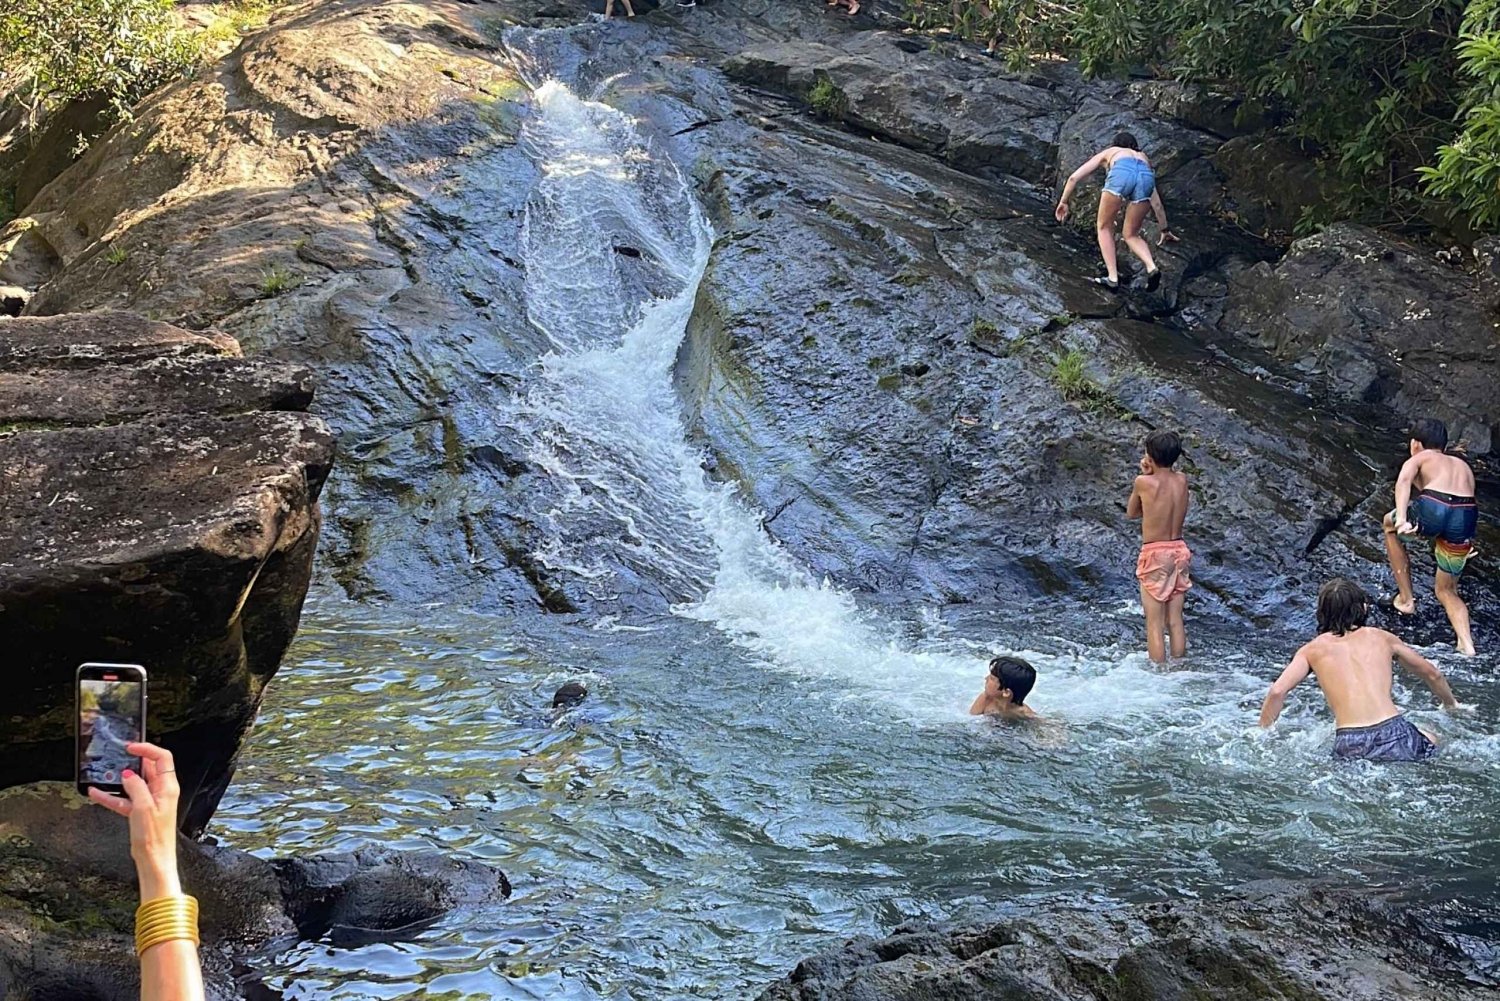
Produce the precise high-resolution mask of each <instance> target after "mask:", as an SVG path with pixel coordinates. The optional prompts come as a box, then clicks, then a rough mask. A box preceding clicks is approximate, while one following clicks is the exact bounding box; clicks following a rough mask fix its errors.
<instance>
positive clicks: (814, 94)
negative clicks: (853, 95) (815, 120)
mask: <svg viewBox="0 0 1500 1001" xmlns="http://www.w3.org/2000/svg"><path fill="white" fill-rule="evenodd" d="M807 103H808V104H810V105H812V109H813V111H815V112H817V113H818V116H819V117H821V118H840V117H842V116H843V114H844V111H845V110H846V109H847V108H848V106H849V99H848V98H847V97H845V96H844V92H843V91H842V90H839V88H838V87H837V86H836V85H835V84H834V82H833V81H832V80H830V79H828V77H826V76H820V77H818V79H817V82H815V83H814V84H813V85H812V89H811V90H809V91H808V92H807Z"/></svg>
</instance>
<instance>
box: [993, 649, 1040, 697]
mask: <svg viewBox="0 0 1500 1001" xmlns="http://www.w3.org/2000/svg"><path fill="white" fill-rule="evenodd" d="M990 673H991V674H993V675H994V676H995V680H996V681H998V682H1000V687H1001V688H1008V689H1010V700H1011V702H1012V703H1014V704H1015V705H1018V706H1019V705H1024V704H1025V703H1026V696H1027V695H1028V694H1029V693H1030V692H1031V686H1032V685H1035V684H1036V668H1034V667H1032V666H1031V665H1030V664H1028V663H1026V662H1025V661H1024V660H1022V659H1021V658H1020V657H996V658H995V659H994V660H992V661H990Z"/></svg>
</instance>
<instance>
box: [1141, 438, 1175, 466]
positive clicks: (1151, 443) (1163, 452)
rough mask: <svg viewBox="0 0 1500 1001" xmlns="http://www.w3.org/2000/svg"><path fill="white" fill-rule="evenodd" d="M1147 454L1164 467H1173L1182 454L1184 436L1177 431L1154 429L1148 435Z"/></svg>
mask: <svg viewBox="0 0 1500 1001" xmlns="http://www.w3.org/2000/svg"><path fill="white" fill-rule="evenodd" d="M1146 454H1147V455H1148V456H1150V457H1151V461H1152V462H1154V463H1155V464H1156V465H1158V466H1160V467H1161V468H1162V469H1171V468H1172V463H1174V462H1176V461H1177V460H1178V459H1179V458H1180V457H1181V456H1182V438H1181V437H1180V436H1179V435H1178V434H1177V432H1176V431H1152V432H1151V433H1150V434H1148V435H1146Z"/></svg>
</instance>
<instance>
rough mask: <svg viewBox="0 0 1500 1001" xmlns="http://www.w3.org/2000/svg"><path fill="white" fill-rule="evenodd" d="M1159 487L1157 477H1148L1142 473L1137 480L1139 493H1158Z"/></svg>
mask: <svg viewBox="0 0 1500 1001" xmlns="http://www.w3.org/2000/svg"><path fill="white" fill-rule="evenodd" d="M1158 486H1159V484H1158V483H1157V480H1156V477H1154V476H1147V475H1146V474H1145V473H1142V474H1141V475H1139V476H1137V477H1136V478H1135V489H1136V492H1137V493H1143V494H1154V493H1156V490H1157V487H1158Z"/></svg>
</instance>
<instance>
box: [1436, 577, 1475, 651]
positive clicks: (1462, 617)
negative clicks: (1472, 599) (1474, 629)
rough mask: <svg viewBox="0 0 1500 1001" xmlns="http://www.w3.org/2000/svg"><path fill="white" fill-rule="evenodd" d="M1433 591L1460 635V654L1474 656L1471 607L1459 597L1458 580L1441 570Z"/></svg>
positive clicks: (1455, 630) (1454, 629)
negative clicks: (1470, 621) (1470, 626)
mask: <svg viewBox="0 0 1500 1001" xmlns="http://www.w3.org/2000/svg"><path fill="white" fill-rule="evenodd" d="M1433 590H1434V591H1436V592H1437V600H1438V604H1440V605H1442V606H1443V611H1445V612H1447V613H1448V621H1449V622H1451V623H1453V631H1454V632H1455V633H1456V634H1458V652H1459V653H1461V654H1463V655H1464V656H1465V657H1472V656H1474V637H1473V636H1472V635H1470V633H1469V606H1468V605H1465V604H1464V600H1463V599H1462V598H1460V597H1459V596H1458V578H1457V577H1455V576H1453V575H1452V574H1451V573H1448V572H1447V571H1446V570H1439V571H1438V572H1437V580H1436V581H1435V582H1434V584H1433Z"/></svg>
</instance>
